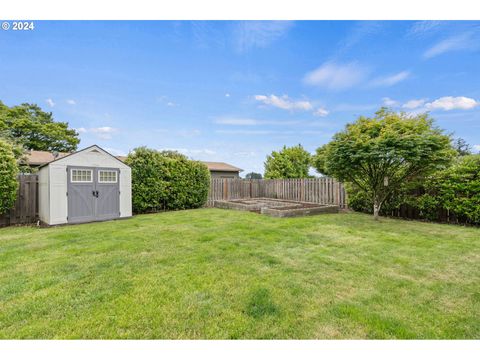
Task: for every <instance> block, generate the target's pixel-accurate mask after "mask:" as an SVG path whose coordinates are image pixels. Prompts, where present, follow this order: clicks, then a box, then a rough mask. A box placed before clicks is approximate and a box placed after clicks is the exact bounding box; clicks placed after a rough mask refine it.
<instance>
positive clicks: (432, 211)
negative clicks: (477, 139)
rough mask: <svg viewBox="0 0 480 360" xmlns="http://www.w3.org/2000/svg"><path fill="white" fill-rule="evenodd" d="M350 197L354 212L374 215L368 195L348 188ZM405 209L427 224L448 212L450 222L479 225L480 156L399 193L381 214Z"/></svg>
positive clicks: (459, 160) (460, 160) (461, 160)
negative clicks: (417, 214) (414, 213)
mask: <svg viewBox="0 0 480 360" xmlns="http://www.w3.org/2000/svg"><path fill="white" fill-rule="evenodd" d="M347 193H348V205H349V207H350V208H351V209H353V210H355V211H361V212H367V213H368V212H371V210H370V209H371V200H370V197H369V196H367V194H366V193H365V192H363V191H361V190H359V189H358V188H355V187H352V186H349V187H347ZM402 205H407V206H410V207H411V208H413V209H415V210H417V211H418V213H419V215H420V217H421V218H422V219H426V220H431V221H438V220H440V214H441V213H442V212H448V214H449V218H450V220H451V219H455V220H456V221H457V222H459V223H466V224H476V225H478V224H480V155H467V156H461V157H458V158H457V159H456V160H455V161H454V163H453V164H452V165H451V166H450V167H448V168H447V169H445V170H442V171H438V172H436V173H434V174H433V175H431V176H429V177H428V178H427V179H424V180H423V181H421V182H417V183H412V184H409V185H408V187H405V188H403V189H399V190H398V191H397V192H395V193H394V194H392V196H391V197H390V198H389V199H388V200H387V201H386V202H385V205H384V207H383V208H382V211H381V214H383V215H387V214H390V213H391V212H392V210H398V209H399V208H400V207H401V206H402Z"/></svg>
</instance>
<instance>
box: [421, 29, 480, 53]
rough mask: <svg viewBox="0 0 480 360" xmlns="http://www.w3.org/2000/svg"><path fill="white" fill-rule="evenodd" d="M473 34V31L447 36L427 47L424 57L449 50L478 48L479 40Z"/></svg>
mask: <svg viewBox="0 0 480 360" xmlns="http://www.w3.org/2000/svg"><path fill="white" fill-rule="evenodd" d="M473 35H474V33H473V32H466V33H463V34H460V35H454V36H451V37H449V38H446V39H444V40H442V41H440V42H438V43H436V44H435V45H433V46H432V47H430V48H429V49H427V50H426V51H425V52H424V53H423V58H425V59H430V58H433V57H435V56H438V55H441V54H443V53H446V52H449V51H458V50H467V49H470V48H477V47H478V41H476V40H475V39H474V37H473ZM477 40H478V39H477Z"/></svg>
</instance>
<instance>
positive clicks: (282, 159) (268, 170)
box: [265, 144, 311, 179]
mask: <svg viewBox="0 0 480 360" xmlns="http://www.w3.org/2000/svg"><path fill="white" fill-rule="evenodd" d="M310 164H311V155H310V153H309V152H308V151H306V150H305V149H304V148H303V146H302V145H300V144H299V145H297V146H292V147H286V146H284V147H283V149H282V150H280V151H272V154H271V155H268V156H267V160H266V161H265V179H302V178H307V177H309V176H308V170H309V169H310Z"/></svg>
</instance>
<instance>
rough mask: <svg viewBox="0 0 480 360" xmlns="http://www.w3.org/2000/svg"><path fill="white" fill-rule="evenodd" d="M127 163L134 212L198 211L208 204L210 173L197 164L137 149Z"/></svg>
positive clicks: (173, 153)
mask: <svg viewBox="0 0 480 360" xmlns="http://www.w3.org/2000/svg"><path fill="white" fill-rule="evenodd" d="M126 163H127V164H128V165H130V167H131V168H132V205H133V211H134V212H135V213H145V212H155V211H160V210H180V209H192V208H198V207H200V206H202V205H204V204H205V202H206V201H207V196H208V190H209V187H210V172H209V171H208V168H207V166H206V165H205V164H203V163H201V162H199V161H193V160H189V159H187V157H185V156H183V155H182V154H179V153H176V152H160V151H156V150H152V149H148V148H145V147H140V148H137V149H135V150H134V151H133V152H131V153H130V154H129V155H128V157H127V160H126Z"/></svg>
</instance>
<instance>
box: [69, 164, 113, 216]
mask: <svg viewBox="0 0 480 360" xmlns="http://www.w3.org/2000/svg"><path fill="white" fill-rule="evenodd" d="M67 173H68V194H67V198H68V222H69V223H80V222H88V221H95V220H108V219H115V218H118V217H119V216H120V191H119V170H118V169H110V168H108V169H107V168H93V167H92V168H89V167H74V166H71V167H70V166H69V167H67Z"/></svg>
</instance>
